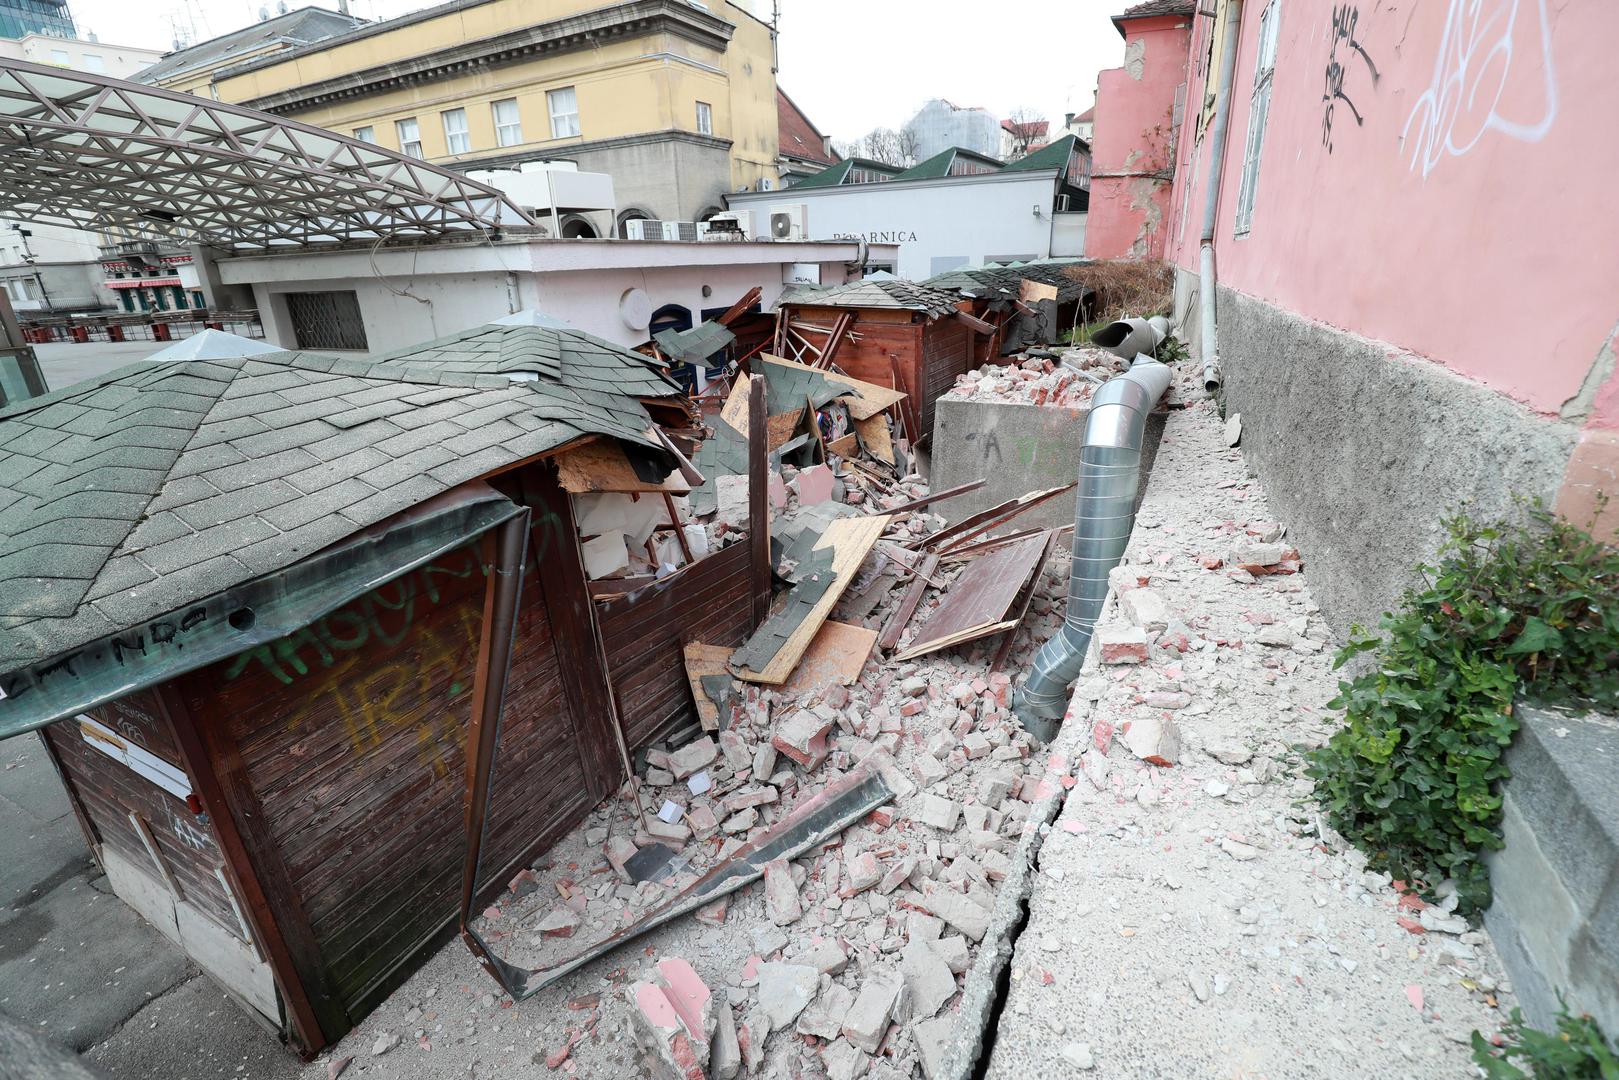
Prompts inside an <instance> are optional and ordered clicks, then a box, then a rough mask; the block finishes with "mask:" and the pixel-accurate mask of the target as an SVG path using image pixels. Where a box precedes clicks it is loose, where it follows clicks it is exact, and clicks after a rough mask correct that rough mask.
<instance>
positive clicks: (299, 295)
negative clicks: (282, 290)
mask: <svg viewBox="0 0 1619 1080" xmlns="http://www.w3.org/2000/svg"><path fill="white" fill-rule="evenodd" d="M286 299H287V317H288V318H289V319H290V320H291V321H292V337H293V341H294V342H295V343H296V344H297V346H298V348H300V349H365V348H369V346H368V345H367V344H366V340H365V321H364V320H363V319H361V318H360V298H359V296H358V295H357V294H356V293H355V292H354V291H353V290H352V289H350V290H346V291H339V292H295V293H287V294H286Z"/></svg>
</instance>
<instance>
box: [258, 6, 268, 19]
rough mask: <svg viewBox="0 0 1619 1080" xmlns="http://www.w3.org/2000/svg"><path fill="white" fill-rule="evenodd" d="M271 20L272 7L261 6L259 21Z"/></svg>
mask: <svg viewBox="0 0 1619 1080" xmlns="http://www.w3.org/2000/svg"><path fill="white" fill-rule="evenodd" d="M269 21H270V9H269V8H267V7H261V8H259V22H269Z"/></svg>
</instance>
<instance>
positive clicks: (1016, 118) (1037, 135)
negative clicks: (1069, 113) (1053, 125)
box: [1005, 105, 1049, 161]
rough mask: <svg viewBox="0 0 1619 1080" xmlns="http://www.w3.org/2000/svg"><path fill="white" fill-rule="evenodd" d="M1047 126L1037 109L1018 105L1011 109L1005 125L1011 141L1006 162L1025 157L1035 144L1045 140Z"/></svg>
mask: <svg viewBox="0 0 1619 1080" xmlns="http://www.w3.org/2000/svg"><path fill="white" fill-rule="evenodd" d="M1048 126H1049V125H1048V124H1047V123H1046V118H1045V117H1044V116H1042V115H1040V112H1039V110H1038V109H1034V108H1031V107H1030V106H1028V105H1020V106H1018V107H1017V108H1015V109H1013V110H1012V111H1011V113H1010V114H1008V116H1007V117H1006V125H1005V130H1006V131H1007V133H1008V134H1009V135H1010V136H1011V141H1012V146H1011V153H1010V154H1008V155H1007V160H1008V161H1016V160H1017V159H1018V158H1021V157H1026V156H1027V155H1028V153H1029V151H1030V150H1031V149H1032V148H1033V147H1034V145H1035V144H1036V143H1038V142H1041V141H1043V140H1044V139H1045V136H1046V129H1047V127H1048Z"/></svg>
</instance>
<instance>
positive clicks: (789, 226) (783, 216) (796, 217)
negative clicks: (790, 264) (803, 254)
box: [770, 203, 809, 240]
mask: <svg viewBox="0 0 1619 1080" xmlns="http://www.w3.org/2000/svg"><path fill="white" fill-rule="evenodd" d="M808 217H809V207H808V206H806V205H805V204H803V203H798V204H796V205H794V206H772V207H771V208H770V238H771V239H772V240H802V239H804V238H805V237H806V236H808V235H809V228H808V226H807V225H806V219H807V218H808Z"/></svg>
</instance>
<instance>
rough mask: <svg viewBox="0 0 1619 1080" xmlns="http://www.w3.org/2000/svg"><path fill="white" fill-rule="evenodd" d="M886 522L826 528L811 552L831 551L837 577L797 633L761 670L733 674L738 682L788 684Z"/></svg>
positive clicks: (878, 518) (849, 521)
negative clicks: (738, 679)
mask: <svg viewBox="0 0 1619 1080" xmlns="http://www.w3.org/2000/svg"><path fill="white" fill-rule="evenodd" d="M888 522H889V515H887V514H873V515H872V516H871V517H852V518H839V519H838V520H837V521H834V522H833V523H832V524H831V525H828V526H827V528H826V532H824V533H822V534H821V539H820V540H819V541H818V542H817V543H816V545H815V548H814V550H816V551H820V550H822V549H830V550H831V551H832V571H833V573H834V574H835V575H836V576H835V577H834V579H833V581H832V584H831V585H830V586H829V587H828V588H827V590H826V592H825V593H823V594H822V596H821V599H820V600H819V601H817V602H816V604H815V606H814V607H813V608H811V609H810V613H809V615H808V616H806V617H805V619H804V621H803V622H801V623H799V625H798V629H796V630H794V631H793V633H792V634H791V635H790V636H789V637H788V638H787V640H786V641H785V642H783V643H782V646H781V648H780V649H779V650H777V652H776V655H775V656H774V657H772V658H771V660H770V663H768V664H766V665H765V667H764V670H762V671H754V670H752V669H748V668H744V669H743V670H741V671H739V672H737V673H736V674H737V677H738V678H740V679H745V680H747V681H748V682H756V683H765V684H767V685H770V686H780V685H781V684H782V683H784V682H786V681H787V679H788V677H789V676H790V675H792V673H793V669H794V668H796V667H797V666H798V661H799V658H800V657H802V656H803V655H804V652H805V650H807V649H808V648H809V645H810V642H811V641H812V640H814V638H815V633H816V631H818V630H819V629H820V628H821V624H822V623H824V622H826V617H827V615H829V614H830V613H831V611H832V608H833V606H834V605H835V604H836V603H837V602H838V598H839V597H840V596H842V595H843V591H844V590H845V589H847V588H848V587H849V585H850V583H851V582H853V581H854V579H855V574H856V573H857V572H858V571H859V569H860V564H861V563H863V562H865V561H866V556H867V555H869V554H870V553H871V549H872V547H873V546H875V545H876V543H877V539H878V538H879V537H880V536H882V534H883V530H884V529H886V528H888Z"/></svg>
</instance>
